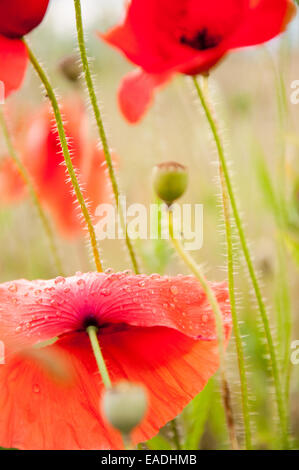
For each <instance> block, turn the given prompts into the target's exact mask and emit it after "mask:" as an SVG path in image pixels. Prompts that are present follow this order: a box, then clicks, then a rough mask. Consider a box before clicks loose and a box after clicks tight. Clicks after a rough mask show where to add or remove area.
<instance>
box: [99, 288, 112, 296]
mask: <svg viewBox="0 0 299 470" xmlns="http://www.w3.org/2000/svg"><path fill="white" fill-rule="evenodd" d="M101 293H102V294H103V295H104V296H105V297H107V296H108V295H110V293H111V292H110V290H109V289H102V290H101Z"/></svg>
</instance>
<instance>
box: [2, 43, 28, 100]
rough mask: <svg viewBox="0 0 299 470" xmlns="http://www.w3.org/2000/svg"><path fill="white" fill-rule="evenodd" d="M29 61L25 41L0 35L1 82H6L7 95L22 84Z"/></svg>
mask: <svg viewBox="0 0 299 470" xmlns="http://www.w3.org/2000/svg"><path fill="white" fill-rule="evenodd" d="M27 62H28V57H27V50H26V47H25V45H24V44H23V42H22V41H20V40H18V39H7V38H5V37H4V36H1V35H0V64H1V67H0V82H3V84H4V91H5V97H7V96H8V95H10V93H12V92H13V91H15V90H18V89H19V88H20V86H21V85H22V82H23V80H24V77H25V72H26V67H27ZM0 85H1V83H0ZM0 93H1V87H0ZM0 101H1V96H0Z"/></svg>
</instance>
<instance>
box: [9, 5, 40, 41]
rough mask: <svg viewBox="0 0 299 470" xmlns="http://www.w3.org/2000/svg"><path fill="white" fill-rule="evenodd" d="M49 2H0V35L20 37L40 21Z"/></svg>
mask: <svg viewBox="0 0 299 470" xmlns="http://www.w3.org/2000/svg"><path fill="white" fill-rule="evenodd" d="M48 4H49V0H38V1H37V0H26V1H24V0H9V1H7V0H0V34H3V36H7V37H12V38H15V37H18V38H20V37H22V36H24V35H25V34H27V33H29V32H30V31H31V30H32V29H34V28H35V27H36V26H37V25H39V23H40V22H41V21H42V19H43V17H44V15H45V13H46V11H47V8H48Z"/></svg>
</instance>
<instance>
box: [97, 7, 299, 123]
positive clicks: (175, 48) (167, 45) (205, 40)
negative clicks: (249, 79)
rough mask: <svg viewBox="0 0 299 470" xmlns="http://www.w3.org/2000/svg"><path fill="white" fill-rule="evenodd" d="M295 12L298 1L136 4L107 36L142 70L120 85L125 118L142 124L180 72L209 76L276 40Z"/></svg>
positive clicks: (112, 43) (121, 103)
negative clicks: (246, 50) (244, 51)
mask: <svg viewBox="0 0 299 470" xmlns="http://www.w3.org/2000/svg"><path fill="white" fill-rule="evenodd" d="M294 11H295V5H294V3H293V1H292V0H212V1H209V2H207V1H205V0H132V1H131V2H130V3H129V4H128V9H127V14H126V18H125V21H124V23H123V24H121V25H119V26H116V27H115V28H113V29H112V30H111V31H109V32H108V33H107V34H104V35H101V37H102V38H103V39H104V40H105V41H106V42H107V43H109V44H110V45H112V46H115V47H116V48H117V49H119V50H121V51H122V52H123V53H124V54H125V56H126V57H127V58H128V59H129V60H130V61H131V62H133V63H134V64H136V65H138V66H139V67H140V69H139V70H138V71H134V72H133V73H131V74H129V75H128V76H127V77H125V78H124V80H123V81H122V83H121V85H120V90H119V104H120V108H121V110H122V112H123V114H124V116H125V117H126V118H127V120H128V121H129V122H132V123H134V122H137V121H138V120H139V119H140V118H141V117H142V116H143V115H144V113H145V112H146V110H147V108H148V107H149V105H150V104H151V102H152V99H153V95H154V91H155V90H156V88H157V87H159V86H161V85H162V84H163V83H165V82H167V81H168V80H170V79H171V77H172V76H173V75H174V74H175V73H184V74H188V75H196V74H200V73H203V72H207V71H208V70H210V69H211V68H212V67H213V66H214V65H215V64H217V63H218V62H219V61H220V60H221V59H222V58H223V57H224V56H225V55H226V54H227V53H228V52H229V51H231V50H233V49H237V48H241V47H246V46H254V45H257V44H261V43H263V42H266V41H269V40H270V39H272V38H274V37H275V36H277V35H278V34H279V33H281V32H282V31H284V30H285V28H286V26H287V24H288V22H289V21H290V20H291V18H292V16H293V14H294Z"/></svg>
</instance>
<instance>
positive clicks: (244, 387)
mask: <svg viewBox="0 0 299 470" xmlns="http://www.w3.org/2000/svg"><path fill="white" fill-rule="evenodd" d="M204 91H205V94H206V97H207V99H208V96H209V85H208V78H207V77H204ZM219 177H220V185H221V197H222V209H223V215H224V223H225V234H226V249H227V273H228V289H229V297H230V305H231V314H232V321H233V329H234V334H235V342H236V350H237V356H238V367H239V376H240V388H241V400H242V412H243V422H244V431H245V447H246V449H247V450H251V449H252V431H251V422H250V412H249V393H248V382H247V376H246V368H245V358H244V349H243V343H242V337H241V331H240V325H239V321H238V314H237V306H236V295H235V276H234V250H233V234H232V224H231V214H230V205H229V197H228V193H227V189H226V185H225V179H224V173H223V168H222V165H221V164H220V162H219Z"/></svg>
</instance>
